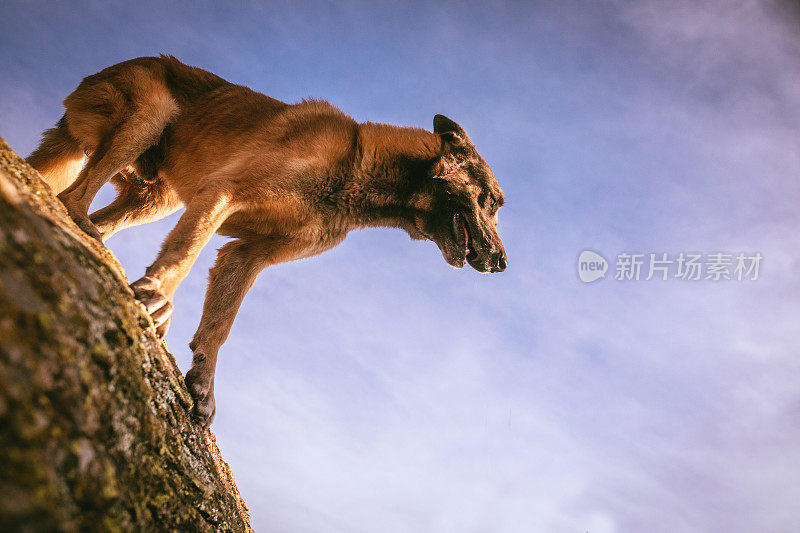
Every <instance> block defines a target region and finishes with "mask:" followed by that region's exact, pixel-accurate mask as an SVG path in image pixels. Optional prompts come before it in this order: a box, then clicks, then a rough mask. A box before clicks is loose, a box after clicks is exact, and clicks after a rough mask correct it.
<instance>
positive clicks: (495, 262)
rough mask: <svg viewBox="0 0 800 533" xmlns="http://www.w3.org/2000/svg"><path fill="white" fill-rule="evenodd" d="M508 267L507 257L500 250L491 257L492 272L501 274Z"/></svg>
mask: <svg viewBox="0 0 800 533" xmlns="http://www.w3.org/2000/svg"><path fill="white" fill-rule="evenodd" d="M507 266H508V257H506V252H505V250H500V251H499V252H497V253H496V254H494V255H493V256H492V272H502V271H503V270H505V269H506V267H507Z"/></svg>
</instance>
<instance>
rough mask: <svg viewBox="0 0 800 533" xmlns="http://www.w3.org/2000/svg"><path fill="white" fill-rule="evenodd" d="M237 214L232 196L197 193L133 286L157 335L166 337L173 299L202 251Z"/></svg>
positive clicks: (213, 191)
mask: <svg viewBox="0 0 800 533" xmlns="http://www.w3.org/2000/svg"><path fill="white" fill-rule="evenodd" d="M233 210H234V204H233V202H232V201H231V199H230V195H228V194H227V193H225V192H224V191H221V190H217V189H213V188H201V189H200V190H198V191H197V193H195V195H194V197H193V198H192V200H191V201H190V202H189V205H187V206H186V212H185V213H183V215H182V216H181V218H180V220H178V224H177V225H176V226H175V228H174V229H173V230H172V231H171V232H170V233H169V235H167V238H166V240H165V241H164V244H163V245H162V246H161V251H160V252H159V254H158V257H157V258H156V260H155V262H154V263H153V264H152V265H150V266H149V267H148V268H147V270H146V271H145V275H144V277H142V278H141V279H139V280H137V281H135V282H134V283H132V284H131V288H132V289H133V292H134V295H135V296H136V299H137V300H139V301H140V302H142V303H143V304H144V305H145V307H146V308H147V312H148V313H150V316H151V317H152V318H153V322H154V323H155V325H156V327H157V328H158V333H159V334H160V335H161V336H163V335H164V334H165V333H166V330H167V326H168V325H169V321H170V318H171V316H172V295H173V294H175V290H176V289H177V288H178V285H179V284H180V282H181V281H182V280H183V278H185V277H186V275H187V274H188V273H189V270H190V269H191V267H192V265H193V264H194V262H195V260H196V259H197V256H198V255H199V254H200V250H202V249H203V247H204V246H205V245H206V244H208V241H209V240H211V236H212V235H213V234H214V232H215V231H217V229H218V228H219V226H220V225H221V224H222V222H224V221H225V219H226V218H227V217H228V215H229V214H230V213H231V212H232V211H233Z"/></svg>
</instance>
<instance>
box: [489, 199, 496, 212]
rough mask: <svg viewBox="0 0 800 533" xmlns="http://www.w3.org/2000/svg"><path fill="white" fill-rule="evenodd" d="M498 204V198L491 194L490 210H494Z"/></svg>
mask: <svg viewBox="0 0 800 533" xmlns="http://www.w3.org/2000/svg"><path fill="white" fill-rule="evenodd" d="M496 205H497V198H495V197H494V196H489V211H494V208H495V206H496Z"/></svg>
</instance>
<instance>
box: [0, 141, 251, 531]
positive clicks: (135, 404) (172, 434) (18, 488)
mask: <svg viewBox="0 0 800 533" xmlns="http://www.w3.org/2000/svg"><path fill="white" fill-rule="evenodd" d="M191 406H192V399H191V397H190V396H189V393H188V391H187V390H186V386H185V385H184V383H183V378H182V376H181V373H180V371H179V369H178V367H177V365H176V363H175V359H174V358H173V357H172V355H171V354H170V353H169V352H168V351H167V349H166V345H165V344H164V343H163V342H162V341H160V340H159V339H158V337H157V336H156V334H155V331H154V329H153V327H152V322H151V321H150V318H149V316H148V315H147V314H146V313H145V312H144V310H143V309H142V308H141V306H140V305H139V304H138V303H137V302H136V301H135V300H134V299H133V295H132V293H131V291H130V289H129V288H128V286H127V280H126V277H125V273H124V271H123V269H122V267H121V266H120V265H119V263H118V262H117V261H116V259H114V257H113V255H112V254H111V252H110V251H108V250H107V249H106V248H105V247H103V246H102V245H100V244H99V243H97V242H96V241H94V240H92V239H91V238H89V237H87V236H86V235H84V234H83V233H82V232H81V231H80V229H78V228H77V226H75V225H74V224H73V223H72V221H71V220H70V219H69V217H68V216H67V215H66V212H65V210H64V208H63V206H61V204H60V202H59V201H58V200H57V199H56V198H55V197H54V196H53V195H52V193H51V192H50V189H49V188H48V187H47V185H46V184H44V183H43V182H42V181H41V179H40V177H39V176H38V173H37V172H36V171H35V170H33V169H32V168H31V167H29V166H28V165H27V164H26V163H25V162H24V161H23V160H22V159H21V158H19V157H18V156H17V155H16V154H15V153H14V152H13V150H11V149H10V148H9V147H8V145H7V144H6V143H5V141H3V140H2V139H0V525H1V526H0V529H3V530H6V529H7V530H10V531H95V530H105V531H250V524H249V519H248V515H247V506H246V505H245V503H244V501H243V500H242V499H241V497H240V495H239V492H238V490H237V488H236V484H235V483H234V479H233V476H232V474H231V471H230V468H229V467H228V465H227V464H226V463H225V462H224V461H223V460H222V458H221V457H220V454H219V450H218V449H217V446H216V443H215V439H214V436H213V435H212V434H211V433H210V432H209V431H207V430H204V429H201V428H199V427H198V426H196V425H195V424H194V423H193V422H192V420H191V417H190V409H191Z"/></svg>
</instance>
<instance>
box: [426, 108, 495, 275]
mask: <svg viewBox="0 0 800 533" xmlns="http://www.w3.org/2000/svg"><path fill="white" fill-rule="evenodd" d="M433 131H434V133H436V134H437V135H439V136H440V137H441V140H442V155H441V157H440V158H439V159H438V160H437V161H436V163H435V164H434V166H433V169H432V172H431V176H430V179H429V180H428V185H429V187H428V190H429V191H430V195H431V197H430V200H431V205H430V207H431V209H430V210H429V211H427V216H425V217H424V218H423V219H422V220H420V221H419V222H421V223H422V225H423V227H424V231H423V233H424V234H425V235H426V236H427V237H428V238H429V239H431V240H432V241H433V242H435V243H436V244H437V246H439V249H440V250H441V251H442V255H443V256H444V260H445V261H447V263H448V264H450V265H451V266H454V267H456V268H461V267H463V266H464V263H465V262H466V263H469V265H470V266H471V267H472V268H474V269H475V270H477V271H478V272H502V271H503V270H505V269H506V267H507V266H508V259H507V257H506V252H505V249H504V248H503V242H502V241H501V240H500V236H499V235H498V234H497V227H496V226H497V211H498V209H500V207H501V206H502V205H503V201H504V200H503V191H502V190H501V189H500V185H499V184H498V183H497V179H496V178H495V177H494V174H493V173H492V170H491V169H490V168H489V165H487V164H486V161H484V160H483V158H482V157H481V156H480V155H478V152H477V151H476V150H475V146H474V145H473V144H472V142H471V141H470V140H469V137H467V134H466V132H464V130H463V129H462V128H461V126H459V125H458V124H456V123H455V122H453V121H452V120H450V119H449V118H447V117H445V116H443V115H436V116H435V117H434V118H433Z"/></svg>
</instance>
